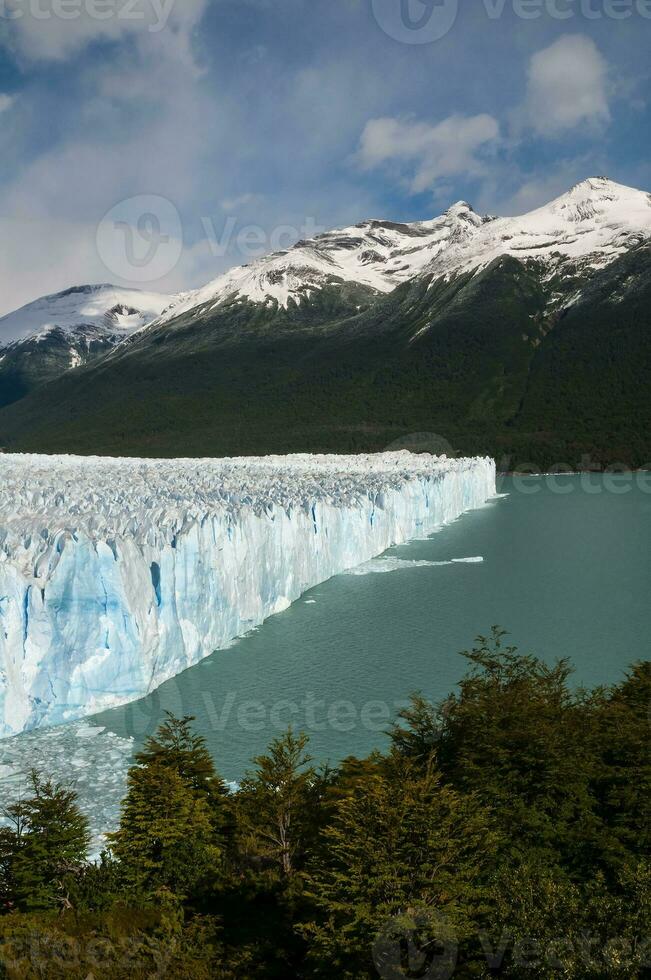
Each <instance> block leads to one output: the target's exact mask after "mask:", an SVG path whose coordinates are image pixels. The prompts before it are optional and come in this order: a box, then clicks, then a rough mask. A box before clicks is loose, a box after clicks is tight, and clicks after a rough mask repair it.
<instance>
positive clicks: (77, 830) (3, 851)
mask: <svg viewBox="0 0 651 980" xmlns="http://www.w3.org/2000/svg"><path fill="white" fill-rule="evenodd" d="M29 786H30V788H31V792H32V795H31V796H29V797H28V798H27V799H24V800H20V801H19V802H17V803H14V804H12V805H11V806H9V807H7V809H6V810H5V818H6V819H7V821H8V823H9V826H8V827H6V828H4V830H3V832H2V835H1V841H0V875H1V878H2V891H3V898H4V901H5V903H6V904H9V905H12V906H15V907H17V908H21V909H28V910H29V909H35V910H36V909H48V908H53V907H55V906H57V905H63V906H66V905H69V904H70V900H69V895H68V892H69V883H70V879H71V877H73V876H74V875H75V873H76V872H77V871H78V870H79V868H80V867H81V866H82V865H83V864H84V862H85V861H86V856H87V852H88V847H89V845H90V835H89V833H88V822H87V820H86V818H85V817H84V816H83V814H82V813H81V811H80V810H79V807H78V806H77V794H76V793H75V792H74V790H71V789H69V788H67V787H65V786H63V785H62V784H61V783H56V782H54V781H53V780H51V779H47V778H45V777H43V776H42V775H41V774H40V773H38V772H37V771H36V770H32V771H31V772H30V775H29Z"/></svg>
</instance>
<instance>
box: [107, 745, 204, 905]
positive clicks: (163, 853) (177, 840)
mask: <svg viewBox="0 0 651 980" xmlns="http://www.w3.org/2000/svg"><path fill="white" fill-rule="evenodd" d="M109 840H110V842H111V846H112V848H113V851H114V853H115V856H116V857H117V859H118V860H119V862H120V867H121V869H122V874H123V876H124V881H125V883H126V885H127V887H128V889H129V890H130V891H132V892H138V893H144V894H152V893H153V892H155V891H156V890H157V889H160V888H168V889H169V890H170V891H171V892H173V893H174V894H175V895H177V896H179V897H188V896H189V895H191V894H192V893H193V891H194V890H195V889H196V888H197V887H198V886H199V885H200V884H201V883H202V882H203V881H204V880H205V879H206V878H209V877H211V876H214V875H215V873H216V870H217V869H218V867H219V863H220V857H221V848H220V846H219V843H218V840H217V837H216V833H215V828H214V825H213V821H212V819H211V810H210V806H209V803H208V801H207V800H206V799H205V796H204V795H203V794H202V793H201V792H193V790H192V789H191V788H190V786H188V783H187V782H186V781H185V780H184V779H183V778H182V777H181V776H180V775H179V773H178V772H177V771H176V770H175V769H174V768H172V767H171V766H167V765H165V764H164V763H163V762H162V761H161V760H160V759H157V760H154V761H151V762H149V763H147V764H144V765H137V766H134V767H133V768H132V769H131V770H130V771H129V776H128V792H127V796H126V798H125V800H124V802H123V804H122V815H121V818H120V826H119V829H118V830H117V831H116V832H115V833H114V834H111V835H109Z"/></svg>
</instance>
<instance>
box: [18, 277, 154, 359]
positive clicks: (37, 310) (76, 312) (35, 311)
mask: <svg viewBox="0 0 651 980" xmlns="http://www.w3.org/2000/svg"><path fill="white" fill-rule="evenodd" d="M169 301H170V297H169V296H166V295H164V294H162V293H154V292H143V291H142V290H139V289H130V288H123V287H120V286H111V285H106V284H105V285H92V286H75V287H73V288H72V289H66V290H64V291H63V292H61V293H53V294H52V295H51V296H42V297H41V298H40V299H37V300H34V302H32V303H28V304H27V305H26V306H23V307H21V308H20V309H19V310H15V311H14V312H13V313H7V314H6V315H5V316H3V317H0V346H7V345H9V344H12V343H15V342H17V341H21V340H24V339H26V338H32V337H35V336H38V337H41V338H45V337H47V335H48V334H49V333H50V332H51V331H52V330H56V329H59V330H62V331H65V332H66V333H76V334H77V335H78V334H79V332H80V330H81V329H82V328H87V329H92V331H94V332H95V335H97V334H98V333H101V334H103V335H108V334H111V335H117V336H118V337H120V336H127V335H128V334H130V333H133V332H134V331H136V330H140V329H141V328H142V327H144V326H145V325H146V324H147V323H149V322H150V321H151V320H153V319H154V318H155V317H157V316H158V315H159V314H160V313H161V311H162V310H163V309H164V308H165V307H166V306H167V305H168V304H169Z"/></svg>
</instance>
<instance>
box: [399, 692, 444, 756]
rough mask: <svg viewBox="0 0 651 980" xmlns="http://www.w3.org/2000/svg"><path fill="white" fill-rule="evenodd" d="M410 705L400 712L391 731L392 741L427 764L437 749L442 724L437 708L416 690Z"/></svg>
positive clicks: (402, 750)
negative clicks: (397, 720)
mask: <svg viewBox="0 0 651 980" xmlns="http://www.w3.org/2000/svg"><path fill="white" fill-rule="evenodd" d="M409 702H410V703H409V706H408V707H406V708H403V709H402V711H400V712H399V713H398V719H399V722H404V724H400V723H399V722H396V724H394V725H393V726H392V728H391V729H390V731H389V736H390V738H391V742H392V743H393V745H394V746H395V748H396V749H397V750H398V751H399V752H401V753H402V754H403V755H407V756H409V757H410V758H412V759H415V760H416V761H418V762H421V763H422V764H424V765H427V764H428V762H429V760H430V759H431V757H432V753H433V752H434V751H435V749H436V746H437V745H438V741H439V738H440V733H441V725H440V721H439V717H438V712H437V711H436V708H435V707H434V705H433V704H432V703H431V701H428V700H427V699H426V698H424V697H423V695H422V694H420V693H418V692H416V693H415V694H412V695H411V697H410V699H409Z"/></svg>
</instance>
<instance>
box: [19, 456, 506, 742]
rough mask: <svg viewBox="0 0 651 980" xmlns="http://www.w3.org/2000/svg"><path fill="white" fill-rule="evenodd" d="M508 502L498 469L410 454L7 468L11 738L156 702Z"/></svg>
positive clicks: (26, 460)
mask: <svg viewBox="0 0 651 980" xmlns="http://www.w3.org/2000/svg"><path fill="white" fill-rule="evenodd" d="M494 492H495V465H494V463H493V461H492V460H490V459H486V458H476V459H446V458H445V457H434V456H429V455H425V454H424V455H412V454H411V453H409V452H405V451H403V452H397V453H381V454H374V455H362V456H311V455H296V456H286V457H273V456H269V457H264V458H240V459H221V460H214V459H203V460H201V459H192V460H137V459H109V458H101V457H85V458H82V457H71V456H36V455H3V456H0V735H3V736H6V735H11V734H13V733H16V732H20V731H24V730H26V729H32V728H36V727H38V726H40V725H53V724H58V723H60V722H63V721H68V720H72V719H76V718H80V717H82V716H84V715H88V714H92V713H94V712H96V711H99V710H102V709H104V708H107V707H112V706H115V705H117V704H123V703H125V702H127V701H131V700H134V699H136V698H139V697H142V696H143V695H145V694H147V693H149V692H150V691H152V690H153V689H154V688H156V687H157V686H158V685H159V684H161V683H163V681H165V680H168V679H169V678H170V677H173V676H174V675H176V674H178V673H180V672H181V671H182V670H185V669H186V668H187V667H189V666H191V665H192V664H195V663H197V662H198V661H199V660H201V659H202V658H203V657H206V656H208V655H209V654H210V653H212V652H213V651H214V650H216V649H219V648H220V647H223V646H224V645H225V644H226V643H227V642H228V641H229V640H231V639H232V638H233V637H236V636H238V635H240V634H242V633H244V632H246V631H247V630H249V629H250V628H251V627H253V626H255V625H258V624H260V623H261V622H262V621H263V620H264V619H266V618H267V617H268V616H270V615H272V614H273V613H276V612H279V611H280V610H282V609H284V608H286V607H287V606H288V605H289V604H290V603H291V602H292V601H293V600H294V599H296V598H298V596H300V595H301V593H303V592H304V591H305V590H307V589H309V588H311V587H312V586H314V585H317V584H318V583H319V582H323V581H325V580H326V579H328V578H330V577H331V576H332V575H335V574H338V573H339V572H342V571H345V570H346V569H348V568H351V567H353V566H356V565H358V564H360V563H361V562H364V561H368V560H369V559H370V558H372V557H374V556H375V555H378V554H381V553H382V552H383V551H385V550H386V549H387V548H389V547H391V546H392V545H394V544H400V543H401V542H404V541H407V540H408V539H410V538H413V537H418V536H421V537H422V536H423V535H425V534H427V533H429V532H430V531H432V530H434V529H435V528H436V527H437V526H438V525H440V524H443V523H445V522H447V521H450V520H453V519H454V518H456V517H458V516H459V514H461V513H462V512H463V511H465V510H468V509H471V508H473V507H477V506H480V505H481V504H482V503H484V501H485V500H486V499H487V498H488V497H490V496H491V495H492V494H494Z"/></svg>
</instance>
